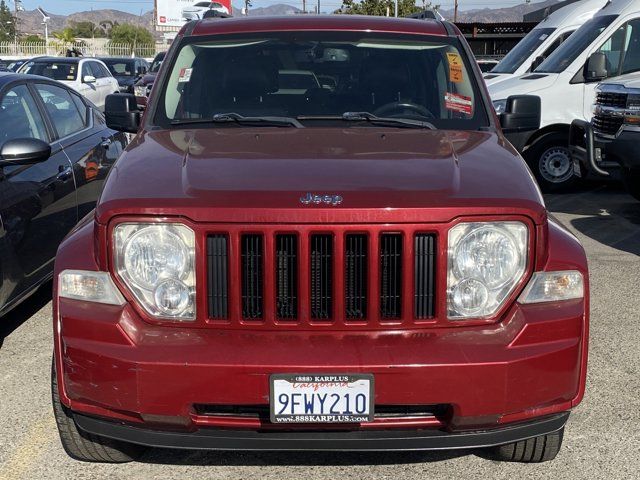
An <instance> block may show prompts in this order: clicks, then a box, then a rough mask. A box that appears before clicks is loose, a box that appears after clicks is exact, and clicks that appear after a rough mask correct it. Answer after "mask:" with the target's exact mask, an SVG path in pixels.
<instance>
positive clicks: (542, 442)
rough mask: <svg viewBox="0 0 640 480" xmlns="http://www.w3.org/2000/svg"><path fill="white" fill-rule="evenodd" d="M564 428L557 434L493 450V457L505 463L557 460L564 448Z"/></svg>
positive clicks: (541, 436)
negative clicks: (562, 447) (561, 449)
mask: <svg viewBox="0 0 640 480" xmlns="http://www.w3.org/2000/svg"><path fill="white" fill-rule="evenodd" d="M563 435H564V427H563V428H562V429H560V430H558V431H557V432H553V433H549V434H547V435H540V436H539V437H533V438H529V439H528V440H521V441H520V442H515V443H509V444H507V445H501V446H499V447H495V448H493V449H492V451H491V453H492V455H491V457H492V458H493V459H495V460H499V461H503V462H521V463H540V462H548V461H549V460H553V459H554V458H556V455H557V454H558V452H559V451H560V447H561V446H562V437H563Z"/></svg>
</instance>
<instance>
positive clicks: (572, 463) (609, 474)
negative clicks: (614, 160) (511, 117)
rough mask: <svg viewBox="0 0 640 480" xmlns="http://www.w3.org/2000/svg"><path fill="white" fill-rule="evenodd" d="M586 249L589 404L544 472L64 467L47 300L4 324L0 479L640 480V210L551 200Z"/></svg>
mask: <svg viewBox="0 0 640 480" xmlns="http://www.w3.org/2000/svg"><path fill="white" fill-rule="evenodd" d="M547 205H548V207H549V210H550V211H552V212H553V213H554V214H555V215H556V217H557V218H558V219H559V220H560V221H561V222H563V223H564V224H565V225H567V226H568V227H569V228H570V229H571V230H572V231H573V232H574V233H575V234H576V235H577V236H578V238H580V240H581V241H582V242H583V245H584V246H585V249H586V251H587V254H588V257H589V264H590V269H591V285H592V297H591V300H592V318H591V342H590V358H589V373H588V385H587V393H586V397H585V400H584V401H583V403H582V404H581V405H580V406H579V407H578V408H577V409H576V410H575V411H574V413H573V414H572V415H571V418H570V420H569V423H568V425H567V428H566V432H565V438H564V445H563V448H562V451H561V452H560V454H559V455H558V457H557V458H556V459H555V460H554V461H552V462H549V463H545V464H538V465H521V464H506V463H498V462H494V461H491V460H487V459H485V458H483V457H482V455H481V453H479V452H471V451H463V452H460V451H458V452H427V453H415V452H413V453H393V454H391V453H367V454H363V453H339V452H338V453H232V452H224V453H207V452H191V451H180V450H159V449H158V450H151V451H149V452H148V453H147V454H145V456H144V457H143V458H142V459H141V460H140V461H139V462H135V463H130V464H125V465H103V464H89V463H81V462H77V461H74V460H72V459H70V458H69V457H67V456H66V454H65V453H64V451H63V449H62V446H61V445H60V441H59V439H58V433H57V431H56V426H55V422H54V419H53V414H52V411H51V404H50V392H49V385H50V383H49V374H50V367H51V352H52V348H53V347H52V335H51V329H52V327H51V303H50V301H49V300H50V291H47V290H46V289H44V290H42V291H40V292H38V293H37V294H36V295H35V296H34V297H32V298H31V299H29V301H27V302H26V303H25V304H23V305H22V306H21V307H20V308H19V309H18V310H17V311H14V312H12V313H11V314H10V315H9V316H8V317H5V318H2V319H0V479H11V480H13V479H23V478H24V479H103V478H104V479H127V480H132V479H145V480H146V479H160V478H162V479H171V478H176V479H181V478H185V479H186V478H189V479H199V480H201V479H214V478H216V479H258V478H259V479H277V480H286V479H296V480H298V479H301V478H304V479H305V480H312V479H338V478H340V479H342V480H346V479H363V478H388V479H402V480H404V479H407V480H408V479H421V480H422V479H429V478H456V479H463V478H474V479H477V478H485V479H515V478H517V479H528V478H544V479H551V478H553V479H582V478H594V479H596V478H597V479H608V480H610V479H627V478H629V479H637V478H640V433H639V429H638V425H639V424H640V375H639V373H640V353H639V352H640V315H639V312H640V294H639V293H638V289H639V288H640V203H639V202H636V201H635V200H633V199H632V198H631V197H630V196H628V195H627V194H626V193H624V192H623V191H622V190H621V189H620V188H618V187H616V186H602V185H591V186H588V187H585V188H583V189H581V190H579V191H576V192H573V193H570V194H562V195H560V194H559V195H549V196H547Z"/></svg>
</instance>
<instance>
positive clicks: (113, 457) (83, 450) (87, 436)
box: [51, 365, 145, 463]
mask: <svg viewBox="0 0 640 480" xmlns="http://www.w3.org/2000/svg"><path fill="white" fill-rule="evenodd" d="M51 399H52V403H53V415H54V417H55V418H56V423H57V425H58V433H59V434H60V441H61V442H62V446H63V447H64V450H65V451H66V452H67V454H68V455H69V456H70V457H71V458H75V459H76V460H82V461H85V462H104V463H125V462H131V461H132V460H135V459H136V458H138V457H139V456H140V455H142V453H143V452H144V450H145V448H144V447H142V446H140V445H134V444H132V443H125V442H119V441H117V440H111V439H109V438H104V437H99V436H97V435H93V434H91V433H87V432H84V431H82V430H80V429H79V428H78V427H77V425H76V423H75V422H74V420H73V416H72V415H71V412H70V411H69V409H68V408H67V407H65V406H64V405H62V403H61V402H60V395H59V393H58V382H57V381H56V370H55V365H52V368H51Z"/></svg>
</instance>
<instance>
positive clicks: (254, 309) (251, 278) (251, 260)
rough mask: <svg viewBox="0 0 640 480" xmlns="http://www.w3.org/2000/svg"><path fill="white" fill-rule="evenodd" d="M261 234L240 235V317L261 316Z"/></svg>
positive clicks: (255, 317)
mask: <svg viewBox="0 0 640 480" xmlns="http://www.w3.org/2000/svg"><path fill="white" fill-rule="evenodd" d="M262 255H263V247H262V236H261V235H243V236H242V317H243V318H246V319H258V318H262V299H263V284H264V280H263V275H262Z"/></svg>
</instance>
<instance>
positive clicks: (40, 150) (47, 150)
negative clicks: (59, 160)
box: [0, 138, 51, 166]
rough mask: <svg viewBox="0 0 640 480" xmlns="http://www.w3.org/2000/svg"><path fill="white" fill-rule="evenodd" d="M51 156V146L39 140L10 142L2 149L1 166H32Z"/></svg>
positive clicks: (24, 139)
mask: <svg viewBox="0 0 640 480" xmlns="http://www.w3.org/2000/svg"><path fill="white" fill-rule="evenodd" d="M50 156H51V145H49V144H48V143H46V142H43V141H42V140H39V139H37V138H16V139H13V140H8V141H7V142H5V143H4V145H2V148H0V166H4V165H31V164H33V163H40V162H44V161H45V160H47V159H48V158H49V157H50Z"/></svg>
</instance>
